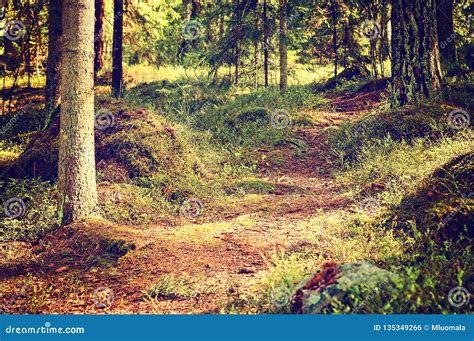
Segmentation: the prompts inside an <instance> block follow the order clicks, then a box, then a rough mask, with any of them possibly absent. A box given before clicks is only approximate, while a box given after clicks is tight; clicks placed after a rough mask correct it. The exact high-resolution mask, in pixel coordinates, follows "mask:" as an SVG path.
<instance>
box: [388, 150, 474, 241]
mask: <svg viewBox="0 0 474 341" xmlns="http://www.w3.org/2000/svg"><path fill="white" fill-rule="evenodd" d="M473 179H474V153H467V154H464V155H460V156H458V157H456V158H454V159H453V160H451V161H450V162H448V163H447V164H445V165H443V166H442V167H440V168H439V169H437V170H436V171H435V172H434V173H433V174H432V175H431V176H430V177H429V178H428V179H427V180H426V181H425V183H424V185H423V186H422V188H421V189H420V190H419V191H418V192H417V193H415V194H413V195H411V196H408V197H407V198H405V199H404V200H403V201H402V203H401V205H400V209H399V210H398V211H397V216H399V217H402V219H400V218H399V219H400V220H401V221H403V222H406V221H407V220H411V219H413V218H414V219H415V222H416V226H417V228H418V229H419V230H420V231H421V232H423V233H426V238H428V239H429V240H433V241H436V242H437V243H438V244H442V243H443V242H444V241H447V240H448V241H451V242H456V243H460V244H461V245H466V243H468V242H469V240H468V239H472V238H474V230H473V229H472V228H471V229H469V228H468V227H469V224H471V222H472V221H474V213H473V212H474V197H473V191H472V181H473Z"/></svg>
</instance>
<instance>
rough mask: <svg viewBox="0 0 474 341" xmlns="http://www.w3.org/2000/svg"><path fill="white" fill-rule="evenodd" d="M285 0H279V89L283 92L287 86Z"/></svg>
mask: <svg viewBox="0 0 474 341" xmlns="http://www.w3.org/2000/svg"><path fill="white" fill-rule="evenodd" d="M286 5H287V0H280V8H279V21H280V35H279V42H280V44H279V52H280V91H281V92H282V93H285V92H286V90H287V88H288V46H287V39H288V27H287V22H286Z"/></svg>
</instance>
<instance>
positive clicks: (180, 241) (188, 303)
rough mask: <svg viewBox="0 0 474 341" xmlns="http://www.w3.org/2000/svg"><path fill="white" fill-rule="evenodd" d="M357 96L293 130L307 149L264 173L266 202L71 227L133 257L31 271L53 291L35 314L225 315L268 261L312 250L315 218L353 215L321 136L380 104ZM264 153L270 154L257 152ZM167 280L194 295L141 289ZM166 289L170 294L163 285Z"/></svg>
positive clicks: (15, 302) (286, 150) (12, 281)
mask: <svg viewBox="0 0 474 341" xmlns="http://www.w3.org/2000/svg"><path fill="white" fill-rule="evenodd" d="M364 96H365V94H364ZM374 96H375V95H374ZM376 97H377V98H379V96H378V95H377V96H376ZM353 98H354V96H352V97H347V98H345V97H344V96H340V97H337V98H333V99H332V100H331V103H332V105H333V107H334V108H335V110H333V111H318V112H312V113H310V114H311V115H312V116H313V118H314V119H315V122H317V123H316V124H315V125H314V126H312V127H305V128H298V129H297V131H296V133H297V136H298V138H299V139H300V140H301V141H303V142H304V144H305V145H306V147H305V150H303V151H302V150H297V151H296V152H295V149H294V148H292V147H290V146H281V147H278V148H281V151H282V152H283V154H284V155H285V159H284V161H283V162H282V163H281V164H279V165H271V166H268V167H262V168H261V172H260V178H262V179H265V180H267V181H269V182H271V183H274V184H277V185H278V186H277V187H276V188H277V189H276V190H274V191H271V192H270V193H268V194H266V195H264V196H263V199H262V198H260V199H259V200H258V201H255V202H247V201H243V202H242V203H241V204H240V205H236V208H233V209H228V210H225V209H224V210H223V211H220V212H205V217H204V218H205V222H202V221H201V220H199V221H185V220H183V221H179V222H178V223H176V224H166V223H163V224H162V225H152V226H119V225H117V226H110V225H108V224H107V223H105V222H103V223H92V224H90V223H80V224H76V225H75V226H73V228H74V229H77V230H83V231H88V232H87V233H90V232H91V231H93V230H96V231H97V232H98V233H97V234H98V235H104V233H105V234H107V235H110V236H111V237H112V238H114V239H122V240H125V241H126V242H127V243H130V244H133V245H134V250H133V251H132V252H128V253H127V254H126V255H125V256H124V257H121V258H120V259H119V260H118V262H117V263H116V264H115V265H114V266H111V267H89V268H87V269H86V270H85V271H84V269H81V268H80V266H77V265H78V263H77V262H76V263H58V262H54V261H52V262H50V263H48V264H44V265H43V266H42V269H41V270H42V271H37V270H36V271H35V273H36V274H37V275H36V279H35V281H36V284H35V285H37V286H38V287H39V288H43V290H49V289H45V288H47V286H48V285H50V286H51V288H52V289H51V291H50V292H48V296H47V298H44V301H45V302H47V303H46V304H44V305H43V306H41V308H40V311H41V312H42V313H49V312H55V313H116V314H117V313H132V314H135V313H162V314H163V313H164V314H168V313H174V314H182V313H219V312H226V311H227V310H226V305H228V304H229V302H232V301H234V300H238V299H239V297H240V296H241V295H245V292H246V291H247V290H250V288H251V287H252V285H253V284H254V283H255V281H256V280H257V279H258V272H259V271H261V270H265V269H267V268H268V263H267V262H268V259H269V257H270V255H271V254H272V253H275V252H287V251H291V250H298V248H301V247H304V246H307V245H308V240H307V238H306V237H305V233H304V228H305V227H304V226H305V224H304V222H305V221H307V220H308V219H310V218H312V217H315V216H317V215H318V214H320V213H321V212H326V213H327V212H331V211H338V210H352V209H353V203H352V202H351V201H350V200H349V199H346V198H343V197H341V196H340V195H339V193H340V187H339V186H338V184H337V183H336V182H335V180H334V178H333V171H334V169H335V166H334V164H333V163H334V160H333V156H331V154H330V151H329V149H328V148H329V147H328V145H327V141H326V136H325V134H324V129H325V128H328V127H330V126H334V125H338V124H340V123H341V122H342V121H344V120H347V119H353V118H358V117H360V116H363V115H364V114H366V113H367V112H368V111H369V110H370V109H371V108H373V107H374V106H375V105H377V103H378V102H377V100H373V101H365V102H363V105H361V104H360V102H357V101H355V102H354V101H353ZM347 101H350V103H347ZM353 103H357V106H354V104H353ZM345 104H347V105H345ZM266 152H269V151H261V153H266ZM233 206H234V205H233ZM58 238H59V240H67V239H68V238H67V237H66V238H65V237H64V236H60V237H58ZM40 273H42V274H40ZM165 275H166V276H168V277H169V278H175V277H178V278H182V277H183V276H186V277H187V278H189V283H193V284H192V287H193V289H192V291H193V292H183V294H182V297H161V298H151V297H149V296H148V295H147V290H148V289H149V288H150V287H152V286H153V285H154V284H155V283H157V281H158V279H159V278H161V277H162V276H165ZM21 277H22V280H20V281H19V278H18V277H12V278H9V279H8V280H6V281H5V282H4V284H5V285H6V286H8V287H10V286H11V288H9V290H6V291H7V292H10V293H12V292H15V291H16V292H17V293H15V294H13V295H9V296H7V297H3V298H2V299H3V300H4V302H5V300H6V302H5V303H7V304H5V306H10V308H14V307H15V306H17V309H19V310H21V307H22V306H23V304H24V303H25V302H23V296H22V294H21V293H18V292H21V290H23V288H22V287H21V284H20V290H18V288H19V287H18V285H19V284H18V283H23V287H25V286H31V285H32V284H31V283H30V280H29V279H28V278H27V277H26V276H23V275H21ZM170 281H172V279H171V280H170ZM189 283H188V284H189ZM169 285H170V286H173V289H174V290H176V286H178V287H179V285H180V283H175V282H170V283H169ZM14 286H16V288H17V289H15V287H14ZM188 286H189V285H188ZM98 288H108V289H110V290H111V292H113V304H112V305H111V307H107V308H106V309H102V308H98V307H97V306H96V304H94V297H95V296H94V292H95V291H96V290H98ZM25 290H26V289H25ZM99 290H101V289H99ZM163 290H164V291H166V287H165V288H164V289H163ZM183 290H184V289H183ZM184 291H185V290H184ZM40 292H41V290H40ZM25 296H26V295H25ZM25 299H26V298H25ZM30 299H31V298H30ZM30 306H31V302H30ZM16 311H18V310H16Z"/></svg>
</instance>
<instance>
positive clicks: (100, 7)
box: [94, 0, 105, 80]
mask: <svg viewBox="0 0 474 341" xmlns="http://www.w3.org/2000/svg"><path fill="white" fill-rule="evenodd" d="M104 14H105V0H95V25H94V79H95V80H97V74H98V73H99V71H100V70H102V67H103V66H104V60H103V52H104Z"/></svg>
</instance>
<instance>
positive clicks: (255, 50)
mask: <svg viewBox="0 0 474 341" xmlns="http://www.w3.org/2000/svg"><path fill="white" fill-rule="evenodd" d="M254 15H255V17H254V25H255V29H256V30H257V31H258V29H259V20H258V19H259V14H258V0H256V7H255V13H254ZM258 43H259V41H258V38H255V40H254V41H253V64H254V83H255V89H258V66H259V65H258Z"/></svg>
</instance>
